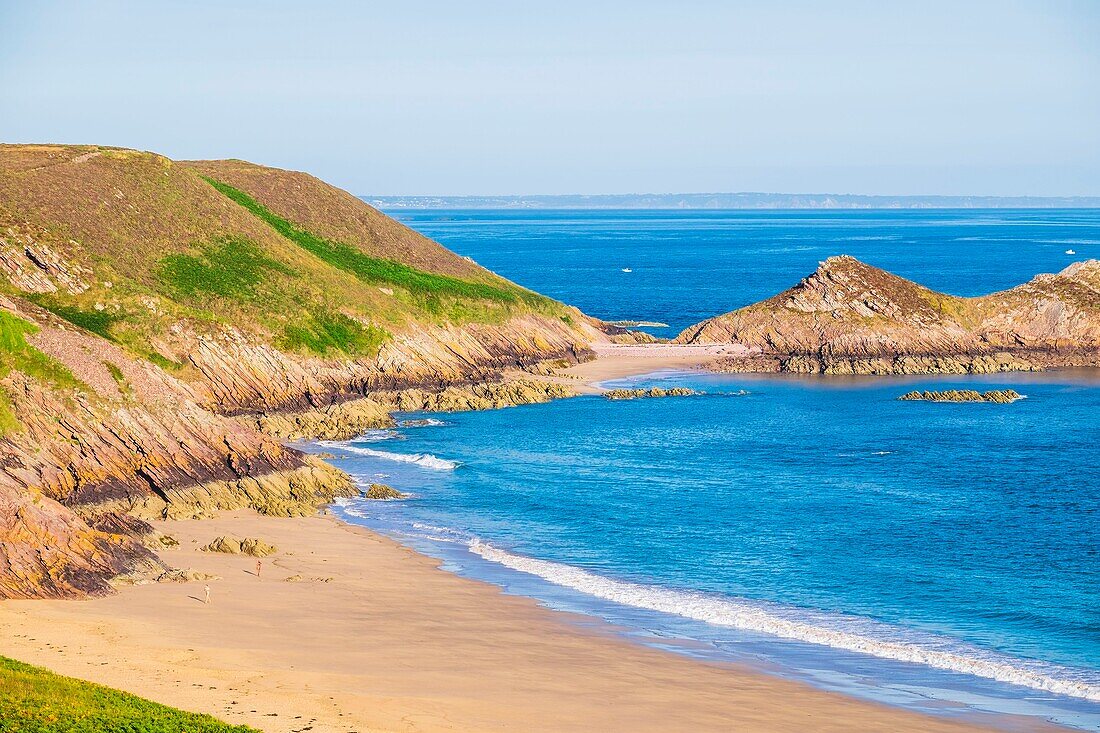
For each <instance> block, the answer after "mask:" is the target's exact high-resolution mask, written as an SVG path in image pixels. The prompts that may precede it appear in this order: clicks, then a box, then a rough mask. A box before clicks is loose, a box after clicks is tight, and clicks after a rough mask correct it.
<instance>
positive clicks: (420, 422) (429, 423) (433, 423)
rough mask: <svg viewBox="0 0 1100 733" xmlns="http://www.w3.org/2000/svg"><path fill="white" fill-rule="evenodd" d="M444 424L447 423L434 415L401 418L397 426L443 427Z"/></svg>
mask: <svg viewBox="0 0 1100 733" xmlns="http://www.w3.org/2000/svg"><path fill="white" fill-rule="evenodd" d="M446 424H447V423H445V422H444V421H442V420H437V419H436V418H434V417H423V418H415V419H412V418H410V419H408V420H402V421H400V422H399V423H397V427H399V428H439V427H443V426H444V425H446Z"/></svg>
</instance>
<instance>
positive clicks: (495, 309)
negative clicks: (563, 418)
mask: <svg viewBox="0 0 1100 733" xmlns="http://www.w3.org/2000/svg"><path fill="white" fill-rule="evenodd" d="M601 328H602V327H601V324H598V323H597V322H595V321H592V320H591V319H589V318H587V317H586V316H584V315H583V314H582V313H580V312H579V311H577V310H576V309H575V308H571V307H568V306H566V305H563V304H561V303H558V302H556V301H553V300H551V299H549V298H545V297H543V296H540V295H538V294H536V293H533V292H531V291H529V290H527V289H525V288H522V287H520V286H519V285H516V284H515V283H512V282H509V281H507V280H505V279H503V278H501V277H498V276H497V275H495V274H493V273H491V272H489V271H487V270H485V269H484V268H482V267H479V266H478V265H477V264H475V263H474V262H472V261H470V260H468V259H466V258H463V257H459V256H458V255H456V254H454V253H452V252H449V251H448V250H446V249H445V248H443V247H441V246H440V245H438V244H436V243H435V242H432V241H431V240H429V239H427V238H425V237H423V236H421V235H419V234H417V233H416V232H413V231H412V230H410V229H408V228H407V227H404V226H402V225H401V224H399V223H398V222H395V221H393V220H392V219H390V218H388V217H386V216H384V215H383V214H381V213H379V212H378V211H376V210H375V209H373V208H371V207H370V206H367V205H366V204H364V203H363V202H362V201H360V200H359V199H357V198H355V197H354V196H351V195H350V194H348V193H347V192H344V191H341V190H339V189H337V188H334V187H332V186H329V185H328V184H325V183H324V182H322V181H320V180H318V179H316V178H314V177H312V176H309V175H306V174H304V173H295V172H290V171H282V170H277V169H272V168H265V167H262V166H257V165H252V164H250V163H244V162H241V161H188V162H177V161H172V160H169V159H168V158H165V157H163V156H160V155H156V154H154V153H147V152H140V151H134V150H123V149H118V148H106V147H98V146H66V145H0V463H3V464H4V466H5V470H4V471H3V472H2V473H0V598H3V597H25V596H36V595H48V596H70V595H82V594H87V593H102V592H106V591H108V590H109V588H110V585H109V584H110V582H111V581H112V579H113V578H116V577H117V576H119V575H120V574H126V573H132V572H144V573H148V572H160V571H163V570H164V568H163V567H158V565H157V560H156V558H155V556H153V554H152V553H151V552H150V551H149V550H148V549H146V547H145V545H146V544H148V536H149V535H150V529H151V528H150V527H149V525H147V524H144V523H143V522H141V521H140V519H139V518H140V517H146V518H147V517H153V516H160V514H161V513H166V514H169V515H170V516H205V515H208V514H211V513H214V512H217V511H219V510H222V509H232V508H240V507H245V506H248V507H253V508H256V509H258V510H260V511H263V512H266V513H272V514H294V513H300V512H305V511H312V509H313V508H314V507H315V506H316V505H317V504H319V503H324V502H326V501H330V500H331V499H332V498H333V497H334V496H338V495H344V494H347V493H348V492H352V491H354V490H355V489H354V487H353V486H352V485H351V482H350V481H349V480H348V479H347V477H346V476H343V475H342V474H340V473H339V472H338V471H336V470H335V469H333V468H331V467H329V466H326V465H324V464H321V463H319V462H318V461H316V460H314V459H310V458H308V457H306V456H304V455H303V454H301V453H299V452H297V451H295V450H293V449H291V448H288V447H287V446H285V445H282V444H281V443H279V442H278V441H277V440H275V439H273V438H272V437H271V435H269V434H265V433H261V432H259V431H260V430H267V431H268V433H277V432H278V431H277V430H275V429H269V426H273V425H276V424H279V425H293V426H294V431H295V432H296V434H301V435H309V434H310V428H309V427H308V426H311V425H312V426H323V427H324V429H325V430H326V431H331V430H340V429H343V428H341V425H340V422H341V421H345V422H347V424H348V425H350V426H352V427H354V428H355V429H359V428H360V427H362V426H364V425H366V424H368V423H369V421H371V420H377V419H379V418H378V416H379V415H381V416H382V418H383V419H384V416H385V409H386V405H387V404H390V403H388V402H385V401H384V400H383V399H382V398H380V397H378V395H380V394H391V395H392V394H393V391H394V390H404V391H405V401H404V402H403V403H402V404H404V405H406V406H408V405H412V406H415V405H417V404H420V405H422V406H429V404H431V405H434V404H438V403H439V399H437V398H435V397H433V396H432V395H433V394H434V395H439V394H443V393H444V390H445V389H447V388H450V389H458V388H460V386H461V385H467V384H471V383H486V382H492V381H493V380H495V379H496V378H497V377H499V375H500V373H501V372H502V371H503V370H504V369H506V368H509V367H516V366H525V365H528V364H531V363H535V362H538V361H541V360H545V359H560V358H564V359H578V358H584V357H585V356H586V354H587V353H589V352H588V344H589V342H590V341H592V340H593V339H595V338H601V337H602V333H601ZM413 388H416V389H415V394H416V396H415V397H409V390H412V389H413ZM558 390H559V391H560V386H559V387H558ZM447 394H448V397H447V399H448V400H451V402H450V404H464V402H463V399H464V398H461V397H459V398H457V399H458V401H457V402H456V401H454V400H455V399H456V398H455V396H454V395H453V394H449V393H447ZM545 398H546V394H545V393H544V394H541V395H540V393H539V392H538V390H534V391H531V390H527V389H517V388H514V387H513V388H510V389H508V390H504V391H498V392H497V393H494V394H489V393H486V394H483V395H481V396H480V397H478V399H480V400H482V401H483V402H485V403H486V404H499V403H501V402H508V401H514V400H531V399H545ZM386 399H392V397H390V398H386ZM418 400H419V402H417V401H418ZM368 403H369V404H368ZM355 405H359V408H355V407H354V406H355ZM337 407H338V408H340V410H339V411H333V410H334V409H335V408H337ZM329 408H333V409H329ZM318 413H319V414H321V415H322V417H321V419H314V418H311V417H309V415H310V414H313V415H314V417H315V416H316V414H318Z"/></svg>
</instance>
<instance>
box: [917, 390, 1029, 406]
mask: <svg viewBox="0 0 1100 733" xmlns="http://www.w3.org/2000/svg"><path fill="white" fill-rule="evenodd" d="M1023 398H1024V396H1023V395H1022V394H1020V393H1019V392H1017V391H1016V390H1014V389H991V390H989V391H987V392H979V391H978V390H976V389H945V390H925V391H923V392H922V391H920V390H914V391H912V392H906V393H905V394H903V395H902V396H901V397H898V399H899V400H904V401H907V402H908V401H924V402H995V403H999V404H1007V403H1009V402H1015V401H1016V400H1021V399H1023Z"/></svg>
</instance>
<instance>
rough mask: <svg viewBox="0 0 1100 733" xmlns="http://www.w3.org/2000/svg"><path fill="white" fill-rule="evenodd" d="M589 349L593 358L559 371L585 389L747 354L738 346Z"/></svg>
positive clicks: (604, 345)
mask: <svg viewBox="0 0 1100 733" xmlns="http://www.w3.org/2000/svg"><path fill="white" fill-rule="evenodd" d="M592 350H593V351H595V352H596V357H597V358H595V359H593V360H592V361H588V362H584V363H582V364H577V365H575V366H572V367H570V368H569V369H565V370H563V373H565V374H568V375H571V376H572V377H573V378H575V379H577V380H578V381H580V382H582V383H583V384H584V385H585V386H586V387H587V388H588V389H594V388H595V385H596V384H597V383H599V382H602V381H606V380H608V379H622V378H623V377H629V376H632V375H636V374H647V373H649V372H656V371H660V370H662V369H705V368H706V367H707V365H708V364H710V363H711V362H713V361H714V360H715V359H718V358H719V357H723V356H744V355H745V354H747V353H748V349H746V348H745V347H743V346H741V345H739V344H733V345H729V344H715V345H705V346H693V345H680V344H610V343H597V344H593V345H592Z"/></svg>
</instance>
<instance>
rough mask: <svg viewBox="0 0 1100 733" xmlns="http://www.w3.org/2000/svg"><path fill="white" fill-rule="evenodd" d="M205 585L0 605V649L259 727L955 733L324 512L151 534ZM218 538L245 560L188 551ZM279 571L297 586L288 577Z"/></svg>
mask: <svg viewBox="0 0 1100 733" xmlns="http://www.w3.org/2000/svg"><path fill="white" fill-rule="evenodd" d="M158 528H163V529H164V530H165V531H167V532H170V533H171V534H172V535H174V536H175V537H176V538H177V539H179V540H180V546H179V547H177V548H174V549H171V550H168V551H165V552H164V553H163V556H164V558H165V559H166V560H167V561H168V562H170V563H171V564H173V565H175V566H178V567H183V568H193V569H196V570H201V571H204V572H209V573H214V574H217V575H219V576H221V578H220V579H218V580H211V581H209V585H210V588H211V603H210V604H209V605H206V604H205V603H203V602H202V598H203V585H204V583H203V582H192V583H186V584H174V583H160V584H150V585H144V586H136V587H125V588H122V589H121V592H120V593H118V594H117V595H114V596H111V597H107V598H100V599H95V600H88V601H7V602H4V603H2V604H0V645H2V646H0V653H2V654H5V655H8V656H11V657H14V658H16V659H20V660H23V661H26V662H29V663H32V664H38V665H41V666H44V667H47V668H49V669H52V670H55V671H57V672H60V673H62V674H66V675H71V676H74V677H79V678H82V679H87V680H92V681H95V682H100V683H103V684H106V685H110V686H112V687H117V688H121V689H124V690H127V691H130V692H133V693H137V694H139V695H142V696H145V697H148V698H151V699H153V700H157V701H159V702H163V703H166V704H169V705H173V706H176V707H180V708H184V709H187V710H193V711H198V712H206V713H211V714H213V715H216V716H218V717H220V718H222V719H224V720H226V721H229V722H234V723H247V724H249V725H252V726H255V727H257V728H259V729H261V730H265V731H286V732H289V731H305V730H311V731H317V732H318V733H321V732H326V733H327V732H329V731H332V732H335V731H340V732H342V733H343V732H347V731H359V732H360V733H362V732H364V731H530V732H537V731H586V732H587V731H609V732H613V731H624V732H626V731H630V732H631V733H640V732H643V731H731V730H738V731H750V732H755V731H792V732H793V731H799V732H803V731H930V732H936V731H962V730H975V729H976V728H975V727H971V726H966V725H963V724H961V723H957V722H952V721H948V720H945V719H940V718H932V717H925V716H921V715H919V714H916V713H912V712H907V711H903V710H898V709H894V708H889V707H885V706H880V705H876V704H873V703H868V702H862V701H857V700H854V699H850V698H847V697H845V696H843V695H839V694H833V693H829V692H824V691H820V690H817V689H813V688H810V687H808V686H804V685H802V684H799V683H797V682H791V681H786V680H782V679H779V678H773V677H771V676H768V675H765V674H761V673H758V672H755V671H750V670H746V669H742V668H739V667H736V666H732V665H721V664H711V663H705V662H699V661H695V660H691V659H689V658H687V657H682V656H679V655H676V654H673V653H669V652H664V651H659V650H655V649H650V648H647V647H644V646H640V645H636V644H633V643H631V642H628V641H626V640H624V639H622V638H620V637H618V636H616V635H615V634H614V633H613V631H612V630H611V629H610V627H609V626H607V625H605V624H602V622H598V621H595V620H592V619H587V618H585V617H580V616H574V615H571V614H564V613H558V612H554V611H550V610H547V609H545V608H542V607H540V606H538V605H537V604H536V603H535V602H534V601H532V600H529V599H525V598H520V597H514V596H507V595H504V594H503V593H502V592H501V591H500V590H499V589H498V588H496V587H495V586H492V585H489V584H485V583H480V582H476V581H472V580H468V579H463V578H460V577H458V576H456V575H453V574H451V573H447V572H445V571H442V570H440V569H439V568H438V563H437V562H436V561H434V560H432V559H431V558H428V557H425V556H423V555H420V554H417V553H415V552H413V551H412V550H409V549H407V548H405V547H403V546H401V545H399V544H397V543H396V542H394V541H391V540H389V539H387V538H384V537H381V536H378V535H376V534H373V533H371V532H369V531H367V530H365V529H362V528H359V527H353V526H351V525H347V524H345V523H342V522H340V521H338V520H336V519H335V518H333V517H329V516H318V517H311V518H296V519H276V518H270V517H261V516H258V515H255V514H252V513H251V512H237V513H234V514H227V515H225V516H223V517H221V518H218V519H213V520H203V521H169V522H164V523H158ZM223 534H234V535H237V536H240V537H245V536H247V537H259V538H262V539H264V540H266V541H268V542H272V543H274V544H276V545H277V546H278V547H279V552H278V554H276V555H274V556H272V557H269V558H266V559H264V561H263V569H262V572H261V576H260V577H256V575H255V565H256V560H255V559H254V558H251V557H246V556H240V555H220V554H212V553H206V552H202V551H200V549H199V548H200V547H201V546H202V545H203V544H205V543H207V542H209V541H210V540H212V539H213V538H215V537H217V536H219V535H223ZM287 578H296V579H297V580H296V582H287Z"/></svg>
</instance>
